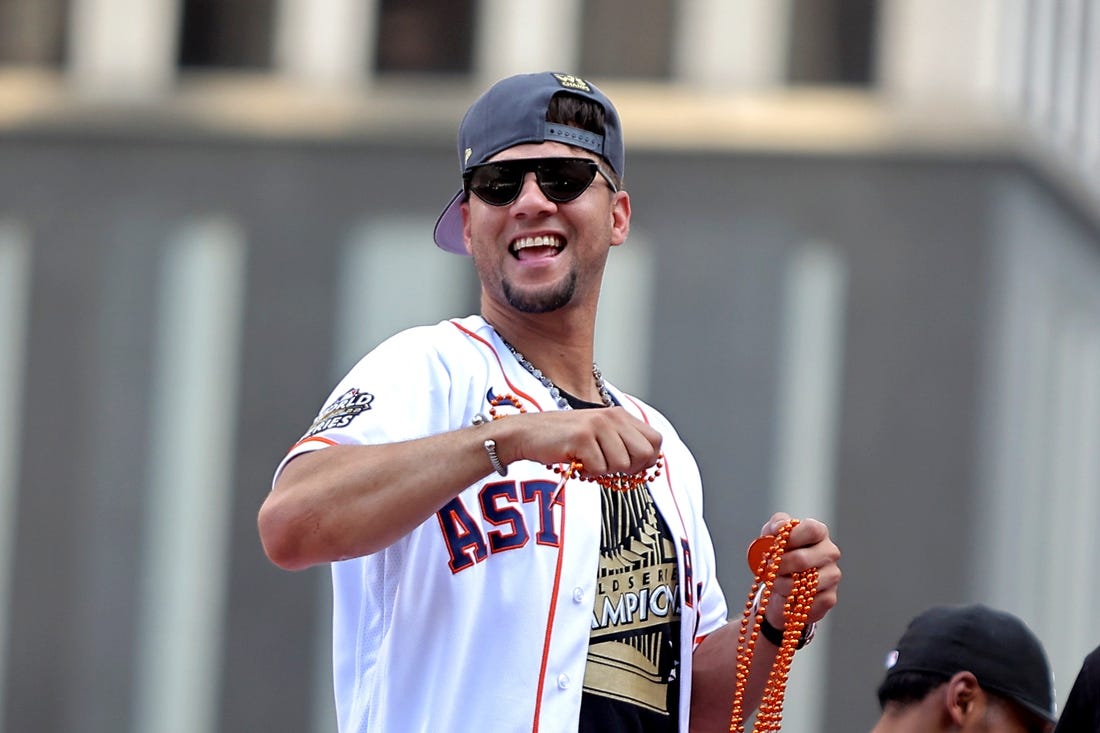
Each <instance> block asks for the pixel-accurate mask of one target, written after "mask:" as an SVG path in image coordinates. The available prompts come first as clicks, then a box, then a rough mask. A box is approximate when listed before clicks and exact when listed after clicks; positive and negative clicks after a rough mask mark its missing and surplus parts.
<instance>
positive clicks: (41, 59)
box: [0, 0, 69, 66]
mask: <svg viewBox="0 0 1100 733" xmlns="http://www.w3.org/2000/svg"><path fill="white" fill-rule="evenodd" d="M68 15H69V3H68V0H0V64H13V65H31V66H60V65H61V64H62V62H63V61H64V55H65V53H64V52H65V31H66V24H65V21H66V19H67V18H68Z"/></svg>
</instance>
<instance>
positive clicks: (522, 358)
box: [497, 331, 615, 410]
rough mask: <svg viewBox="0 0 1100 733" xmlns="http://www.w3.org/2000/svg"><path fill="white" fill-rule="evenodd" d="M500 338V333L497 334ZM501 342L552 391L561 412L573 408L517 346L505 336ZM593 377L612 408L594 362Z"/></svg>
mask: <svg viewBox="0 0 1100 733" xmlns="http://www.w3.org/2000/svg"><path fill="white" fill-rule="evenodd" d="M497 335H498V336H500V332H499V331H498V332H497ZM500 340H501V341H503V342H504V345H505V346H507V347H508V350H509V351H511V352H512V356H514V357H516V361H518V362H519V363H520V366H522V367H523V368H524V369H526V370H527V371H528V372H530V373H531V376H532V377H534V378H535V379H537V380H539V381H540V382H542V386H543V387H546V389H548V390H549V391H550V396H551V397H553V398H554V402H556V403H557V405H558V408H559V409H561V410H571V409H573V406H572V405H570V404H569V400H567V399H566V398H565V395H564V394H562V391H561V390H560V389H558V386H557V385H556V384H554V383H553V382H551V381H550V377H548V376H546V375H545V374H543V373H542V370H541V369H539V368H538V367H537V366H535V365H534V364H532V363H531V362H529V361H527V357H525V356H524V355H523V354H521V353H519V351H517V350H516V347H515V346H512V345H511V344H510V343H508V340H507V339H505V338H504V337H503V336H500ZM592 377H593V378H594V379H595V380H596V389H597V390H599V392H600V399H601V400H603V404H604V407H611V406H612V405H614V404H615V402H614V401H613V400H612V399H611V395H610V394H609V393H608V391H607V385H606V384H605V383H604V380H603V373H602V372H601V371H600V368H599V367H598V366H596V362H592Z"/></svg>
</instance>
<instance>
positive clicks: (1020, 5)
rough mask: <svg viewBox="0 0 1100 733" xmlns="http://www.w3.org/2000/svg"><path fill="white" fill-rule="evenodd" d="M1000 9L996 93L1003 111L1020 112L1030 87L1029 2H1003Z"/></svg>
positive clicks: (995, 78)
mask: <svg viewBox="0 0 1100 733" xmlns="http://www.w3.org/2000/svg"><path fill="white" fill-rule="evenodd" d="M999 7H1000V13H999V22H998V23H997V34H996V47H997V52H996V59H995V61H996V64H995V69H994V92H995V95H996V98H997V100H998V102H999V103H1000V106H1001V107H1002V108H1003V109H1005V110H1008V111H1011V112H1020V111H1022V110H1023V109H1024V104H1025V100H1024V93H1025V88H1026V86H1027V85H1026V81H1025V79H1026V75H1027V46H1028V41H1027V29H1028V19H1027V18H1028V0H1002V3H1001V5H1000V6H999Z"/></svg>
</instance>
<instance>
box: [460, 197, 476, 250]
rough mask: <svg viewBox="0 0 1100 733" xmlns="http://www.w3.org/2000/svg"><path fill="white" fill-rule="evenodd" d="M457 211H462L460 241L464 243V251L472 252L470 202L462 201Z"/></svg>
mask: <svg viewBox="0 0 1100 733" xmlns="http://www.w3.org/2000/svg"><path fill="white" fill-rule="evenodd" d="M459 211H460V212H461V213H462V243H463V244H464V245H466V252H467V253H469V254H473V251H472V250H471V249H470V202H469V201H463V202H462V203H461V204H460V205H459Z"/></svg>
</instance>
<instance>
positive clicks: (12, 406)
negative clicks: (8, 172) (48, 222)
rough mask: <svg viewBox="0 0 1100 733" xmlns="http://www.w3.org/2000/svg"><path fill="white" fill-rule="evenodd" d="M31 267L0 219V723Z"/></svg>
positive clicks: (21, 243)
mask: <svg viewBox="0 0 1100 733" xmlns="http://www.w3.org/2000/svg"><path fill="white" fill-rule="evenodd" d="M30 265H31V254H30V244H29V235H28V234H27V232H26V231H25V230H24V229H23V227H21V226H19V225H18V224H16V223H14V222H11V221H8V220H5V219H0V722H2V721H3V720H4V702H5V701H4V692H5V690H6V688H7V670H8V665H7V661H8V626H9V623H8V609H9V608H10V605H11V604H10V601H9V597H10V593H11V571H12V563H13V562H14V556H15V521H16V517H15V508H16V504H17V502H16V491H17V489H18V484H19V480H18V479H19V449H20V438H21V436H22V434H23V431H22V428H21V425H20V419H21V416H22V414H23V400H22V396H23V391H24V385H23V363H24V359H25V356H26V343H25V341H26V330H27V319H28V314H27V305H28V300H29V290H30Z"/></svg>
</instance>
